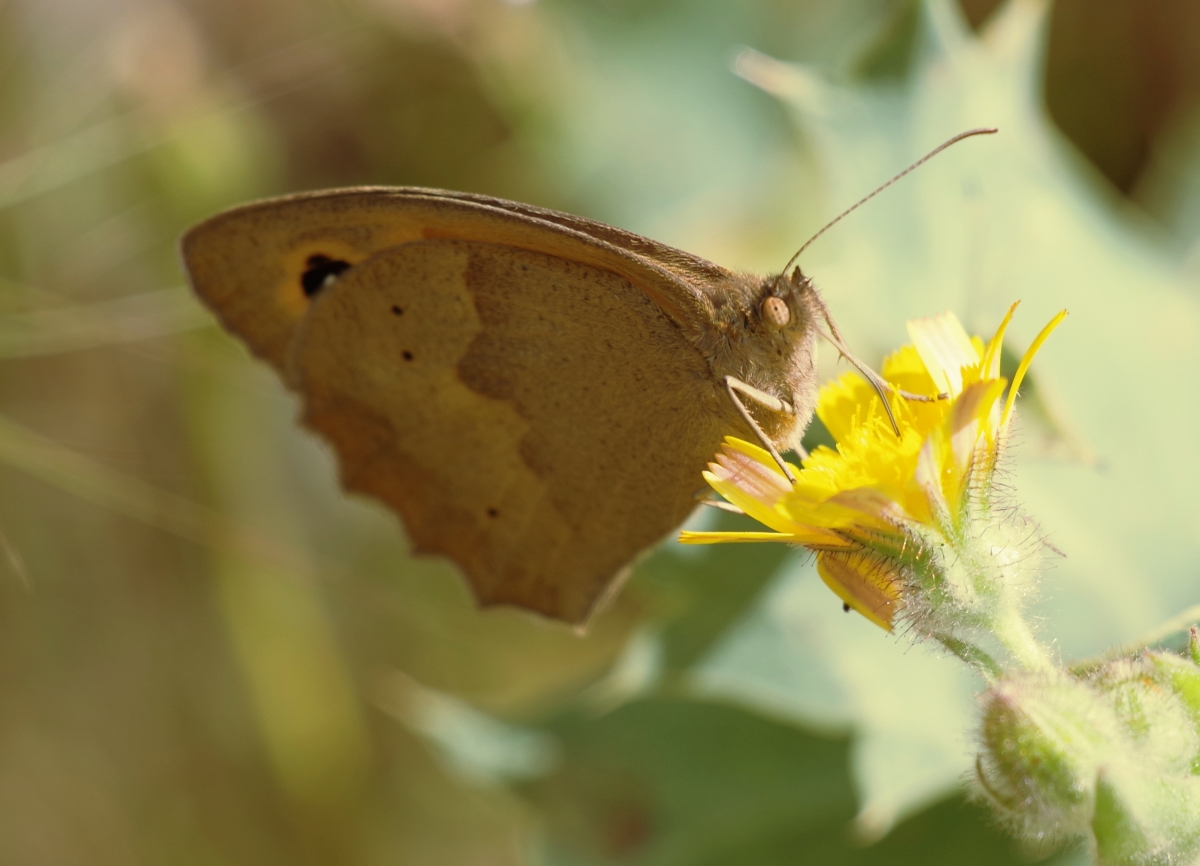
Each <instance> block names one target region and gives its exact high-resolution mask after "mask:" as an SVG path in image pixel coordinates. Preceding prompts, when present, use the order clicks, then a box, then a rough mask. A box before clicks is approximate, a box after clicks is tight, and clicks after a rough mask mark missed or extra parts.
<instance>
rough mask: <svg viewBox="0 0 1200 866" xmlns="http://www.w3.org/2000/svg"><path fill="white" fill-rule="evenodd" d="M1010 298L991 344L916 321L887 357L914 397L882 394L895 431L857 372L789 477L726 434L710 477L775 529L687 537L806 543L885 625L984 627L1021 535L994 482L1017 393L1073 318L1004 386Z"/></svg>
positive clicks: (834, 393) (938, 323)
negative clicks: (902, 621)
mask: <svg viewBox="0 0 1200 866" xmlns="http://www.w3.org/2000/svg"><path fill="white" fill-rule="evenodd" d="M1016 306H1017V305H1016V304H1013V306H1012V307H1011V308H1010V309H1009V311H1008V314H1007V315H1006V316H1005V317H1004V320H1003V321H1002V322H1001V323H1000V326H999V328H998V329H997V330H996V334H995V336H993V338H992V339H991V341H990V342H988V343H986V344H985V343H984V342H983V341H982V340H980V339H979V338H974V339H972V338H971V337H969V336H968V335H967V333H966V331H965V330H963V327H962V325H961V324H960V323H959V321H958V319H957V318H955V316H954V315H953V314H952V313H943V314H942V315H940V316H934V317H932V318H928V319H919V320H916V321H912V322H909V323H908V332H909V336H910V337H911V338H912V344H911V345H908V346H904V347H903V348H901V349H900V350H899V351H897V352H895V353H894V354H893V355H891V356H890V357H889V358H887V360H886V361H885V362H884V364H883V378H884V379H885V380H886V381H887V382H888V383H889V384H891V385H892V386H893V387H894V388H895V389H896V391H903V392H907V395H906V396H902V395H901V394H899V393H893V394H890V395H889V396H888V399H889V401H890V404H891V409H892V413H893V415H894V416H895V419H896V424H897V426H898V427H899V433H898V434H897V432H896V431H895V430H894V429H893V427H892V425H891V422H890V421H889V419H888V415H887V413H886V411H885V410H884V407H883V405H882V403H881V402H880V400H879V398H878V396H877V395H876V393H875V391H874V390H873V388H872V386H871V385H870V384H869V383H868V382H866V381H865V380H864V379H862V378H861V377H860V376H859V375H858V374H856V373H853V372H851V373H846V374H845V375H843V376H842V377H841V378H839V379H837V380H835V381H833V382H831V383H829V384H827V385H826V386H825V387H824V388H823V389H822V390H821V394H820V399H819V402H818V405H817V415H818V417H820V419H821V421H822V422H823V423H824V424H825V426H826V428H827V429H828V430H829V432H830V433H831V434H832V435H833V438H834V439H835V440H836V442H837V448H836V450H835V449H831V448H827V447H820V448H818V449H816V450H815V451H813V453H812V454H810V455H808V457H806V458H805V459H804V461H803V467H802V468H799V469H795V467H793V469H794V474H795V476H796V482H795V484H791V483H789V482H788V481H787V479H786V478H785V476H784V474H783V473H782V471H781V470H780V468H779V467H778V466H777V465H776V464H775V462H774V460H773V459H772V457H771V455H770V454H769V453H768V452H767V451H765V450H763V449H762V448H759V447H758V446H756V445H753V444H751V443H749V442H744V441H742V440H740V439H735V438H729V439H727V440H726V441H725V443H724V445H723V447H722V451H721V452H720V453H719V454H718V455H717V456H716V459H715V462H714V463H712V464H710V467H709V470H710V471H708V472H706V473H705V478H706V480H707V481H708V483H709V484H710V485H711V486H712V487H713V489H714V490H716V491H717V492H718V493H720V494H721V495H722V496H724V497H725V498H726V499H728V500H729V502H731V503H732V504H733V505H735V506H737V507H739V508H741V509H742V510H743V511H745V512H746V513H747V514H748V515H750V516H751V517H753V518H755V519H756V520H758V521H759V522H761V523H763V524H765V525H766V526H767V527H769V528H770V530H771V531H769V532H685V533H683V535H682V536H681V538H680V540H681V541H683V542H685V543H692V544H706V543H716V542H745V541H783V542H789V543H793V544H799V545H803V546H804V547H806V548H808V549H809V550H812V551H814V552H815V553H816V555H817V568H818V571H819V573H820V575H821V577H822V579H823V580H824V581H825V583H826V584H828V585H829V587H830V588H831V589H833V591H834V592H835V593H837V595H838V596H839V597H840V598H841V599H842V600H843V601H844V602H845V603H846V604H847V605H849V606H850V607H851V608H853V609H855V610H857V611H858V612H859V613H861V614H863V615H864V616H866V617H867V618H868V619H870V620H871V621H872V622H874V623H876V624H877V625H879V626H881V627H883V628H885V629H891V628H892V626H893V624H894V622H895V619H896V617H897V615H898V614H899V613H900V611H901V610H904V611H905V615H906V616H907V617H909V618H910V619H912V620H913V621H914V624H916V625H918V627H919V631H920V632H921V633H924V634H938V635H939V636H940V637H943V638H945V637H946V636H948V635H951V634H952V633H953V632H954V631H955V630H956V628H958V627H960V626H962V625H963V624H966V625H967V626H975V625H980V624H983V623H986V622H990V621H991V620H992V619H994V618H995V615H996V613H997V611H998V605H999V606H1003V603H1004V602H1003V600H1002V598H1001V597H1002V596H1004V595H1005V592H1004V591H1003V588H1002V587H1001V586H999V585H998V581H999V582H1000V583H1003V580H1001V578H1002V577H1003V576H1004V575H1002V574H999V573H998V572H1005V573H1009V572H1011V571H1012V569H1013V568H1014V567H1016V566H1017V565H1018V563H1019V561H1020V560H1021V559H1022V558H1023V555H1022V554H1023V552H1022V551H1021V550H1020V549H1019V548H1020V546H1021V543H1024V542H1023V541H1022V542H1021V543H1017V542H1016V541H1015V539H1014V538H1011V537H1009V536H1012V535H1013V526H1012V525H1008V526H1007V527H1006V524H1012V520H1011V519H1000V518H999V517H998V516H997V514H996V509H994V508H993V505H994V503H993V499H994V492H993V487H992V478H993V475H994V473H995V469H996V465H997V461H998V459H999V456H1000V454H1001V452H1002V450H1003V447H1004V443H1005V441H1006V439H1007V434H1008V430H1009V425H1010V423H1011V421H1012V414H1013V401H1014V399H1015V396H1016V392H1017V389H1018V388H1019V387H1020V384H1021V381H1022V379H1023V378H1024V376H1025V373H1026V371H1027V370H1028V368H1029V363H1030V361H1031V360H1032V359H1033V356H1034V354H1035V353H1036V352H1037V350H1038V349H1039V348H1040V347H1041V345H1042V343H1043V342H1044V341H1045V339H1046V337H1047V336H1048V335H1049V334H1050V332H1051V331H1052V330H1053V329H1054V328H1055V327H1057V325H1058V324H1059V322H1061V321H1062V319H1063V318H1064V317H1065V316H1066V311H1065V310H1064V311H1063V312H1062V313H1059V314H1058V315H1057V316H1056V317H1055V318H1054V319H1053V320H1052V321H1051V322H1050V323H1049V324H1048V325H1047V326H1046V327H1045V328H1044V329H1043V330H1042V332H1041V333H1040V334H1039V335H1038V337H1037V339H1035V340H1034V342H1033V344H1032V345H1031V346H1030V348H1029V350H1028V351H1027V352H1026V353H1025V356H1024V358H1022V360H1021V363H1020V366H1019V367H1018V368H1017V371H1016V374H1015V375H1014V376H1013V382H1012V387H1008V382H1007V380H1006V379H1005V378H1003V377H1002V376H1001V375H1000V350H1001V344H1002V341H1003V338H1004V332H1005V329H1006V328H1007V327H1008V323H1009V321H1010V320H1011V318H1012V315H1013V312H1014V311H1015V310H1016ZM1006 390H1007V397H1005V392H1006ZM913 395H917V396H919V397H921V398H923V399H913ZM1009 517H1011V514H1010V515H1009ZM1024 528H1025V530H1026V532H1027V529H1028V527H1027V526H1025V527H1024ZM1008 576H1009V577H1011V574H1008ZM1009 582H1011V581H1009ZM948 615H950V618H951V619H952V620H953V622H951V621H949V620H948V619H947V616H948Z"/></svg>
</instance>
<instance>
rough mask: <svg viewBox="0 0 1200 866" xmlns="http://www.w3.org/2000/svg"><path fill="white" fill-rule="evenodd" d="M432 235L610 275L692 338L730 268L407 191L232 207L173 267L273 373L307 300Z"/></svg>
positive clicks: (594, 228) (510, 209)
mask: <svg viewBox="0 0 1200 866" xmlns="http://www.w3.org/2000/svg"><path fill="white" fill-rule="evenodd" d="M431 238H450V239H457V240H474V241H483V242H489V243H499V244H505V245H508V246H512V247H515V248H518V249H528V250H532V251H535V252H542V253H546V254H548V255H552V256H556V257H559V258H563V259H566V260H567V261H578V262H582V263H584V264H590V265H592V266H595V267H600V268H604V269H606V270H610V271H613V272H614V273H618V274H620V275H622V276H624V277H625V278H626V279H628V280H629V281H630V282H632V283H633V284H634V285H636V286H637V287H638V288H639V289H640V290H641V291H643V292H644V293H645V294H646V295H647V296H648V297H650V298H651V299H652V300H654V301H655V303H657V304H658V305H659V307H660V308H662V309H663V311H664V312H665V313H667V315H669V316H671V317H672V318H673V319H675V320H676V321H677V322H678V323H679V324H680V326H681V327H684V328H685V329H687V330H688V331H689V332H692V333H695V332H697V331H700V330H703V329H704V328H705V327H706V325H707V324H708V323H711V321H712V304H711V302H710V301H709V299H708V297H707V296H706V295H705V294H704V293H703V292H701V291H699V290H698V289H697V285H699V284H700V281H701V280H703V279H706V278H707V279H714V278H728V277H729V276H730V274H729V273H728V272H727V271H725V270H724V269H722V268H719V267H717V266H716V265H713V264H710V263H708V262H705V261H704V260H703V259H699V258H697V257H695V256H691V255H688V254H687V253H684V252H681V251H679V250H674V249H672V248H670V247H667V246H665V245H663V244H658V243H656V242H654V241H651V240H649V239H647V238H642V237H640V236H638V235H634V234H631V233H629V232H623V231H621V230H619V229H614V228H612V227H610V226H605V225H603V224H601V223H596V222H592V221H590V220H584V219H581V218H579V217H574V216H571V215H570V214H564V213H559V212H557V211H550V210H546V209H543V208H535V207H532V206H530V205H523V204H519V203H517V202H509V201H504V200H502V199H493V198H488V197H486V196H473V195H468V194H465V193H451V192H446V191H443V190H431V189H422V188H416V187H410V188H406V187H398V188H388V187H362V188H356V189H344V190H331V191H326V192H318V193H302V194H299V195H293V196H284V197H282V198H276V199H269V200H267V201H262V202H256V203H253V204H249V205H244V206H242V207H238V208H234V209H232V210H229V211H226V212H224V213H222V214H219V215H217V216H215V217H213V218H212V219H209V220H207V221H205V222H203V223H201V224H200V225H198V226H196V227H195V228H193V229H191V230H190V231H189V232H188V233H187V234H186V235H184V237H183V241H182V244H181V247H182V253H183V262H184V267H185V269H186V270H187V272H188V275H189V277H190V278H191V281H192V285H193V287H194V288H195V290H196V292H197V294H198V295H199V296H200V298H201V299H202V300H203V301H204V302H205V303H206V304H207V305H208V306H209V307H210V308H211V309H212V310H213V311H214V312H215V313H216V314H217V316H218V318H219V319H220V320H221V323H222V324H223V325H225V327H227V328H228V329H229V330H231V331H233V333H235V334H237V335H238V336H240V337H241V338H242V339H243V340H245V341H246V343H247V345H248V346H249V347H250V349H251V350H252V351H253V352H254V353H255V354H256V355H258V356H259V357H262V358H264V359H265V360H267V361H268V362H270V363H271V365H272V366H274V367H275V368H276V370H278V371H279V372H280V373H283V372H284V368H285V363H286V357H287V353H288V349H289V347H290V345H291V342H292V340H293V339H294V338H295V335H296V329H297V327H298V326H299V324H300V322H301V320H302V319H303V318H304V316H305V314H306V313H307V311H308V307H309V303H310V300H311V298H312V297H313V296H314V295H315V293H316V292H317V291H318V290H319V288H320V286H321V284H322V282H323V281H324V280H325V279H326V278H328V277H336V276H337V275H338V274H340V273H342V272H344V270H345V269H347V268H349V267H352V266H353V265H355V264H357V263H359V262H361V261H363V260H364V259H366V258H367V257H368V256H370V255H373V254H374V253H377V252H379V251H380V250H384V249H387V248H388V247H392V246H396V245H397V244H403V243H410V242H412V241H418V240H428V239H431Z"/></svg>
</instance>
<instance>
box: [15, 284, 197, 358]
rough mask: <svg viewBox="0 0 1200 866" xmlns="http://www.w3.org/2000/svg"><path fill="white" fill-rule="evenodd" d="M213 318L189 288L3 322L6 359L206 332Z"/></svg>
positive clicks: (17, 315) (22, 315) (19, 316)
mask: <svg viewBox="0 0 1200 866" xmlns="http://www.w3.org/2000/svg"><path fill="white" fill-rule="evenodd" d="M211 322H212V316H211V315H209V313H208V312H207V311H206V310H205V309H204V308H203V307H202V306H201V305H200V303H199V302H198V301H197V300H196V299H195V296H193V295H192V293H191V291H189V290H188V289H187V288H186V287H185V286H177V287H174V288H170V289H159V290H156V291H153V292H144V293H140V294H136V295H128V296H126V297H123V298H116V299H113V300H108V301H98V302H96V303H94V304H79V305H76V306H71V307H63V308H61V309H48V310H37V311H34V312H30V313H10V314H7V315H2V316H0V359H4V358H30V357H36V356H39V355H53V354H57V353H60V352H77V351H80V350H82V349H94V348H97V347H100V346H109V345H113V344H116V343H129V342H135V341H137V340H147V339H151V338H154V337H162V336H166V335H168V334H176V333H179V332H181V331H189V330H193V329H195V328H202V327H204V326H206V325H208V324H211Z"/></svg>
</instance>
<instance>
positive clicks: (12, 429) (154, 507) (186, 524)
mask: <svg viewBox="0 0 1200 866" xmlns="http://www.w3.org/2000/svg"><path fill="white" fill-rule="evenodd" d="M0 461H3V462H5V463H8V464H9V465H10V466H14V467H16V468H18V469H21V470H22V471H24V472H27V473H29V474H30V475H32V476H34V477H35V478H39V479H41V480H42V481H45V482H47V483H48V484H52V485H54V486H55V487H58V488H60V489H61V490H65V491H67V492H68V493H71V494H74V495H75V496H78V497H79V498H80V499H83V500H85V501H87V502H91V503H93V504H96V505H100V506H102V507H104V508H109V509H111V510H113V511H116V512H117V513H119V514H124V515H125V516H127V517H132V518H134V519H135V520H140V521H142V522H143V523H146V524H149V525H150V526H154V527H156V528H158V529H162V530H164V531H166V532H170V533H172V534H174V535H177V536H179V537H180V538H184V539H187V540H188V541H194V542H196V543H197V544H202V545H204V546H206V547H210V548H212V549H214V550H217V551H220V552H222V553H226V554H231V555H236V556H239V557H243V558H246V559H249V560H251V561H255V562H259V563H262V564H267V565H273V566H275V567H278V568H284V569H287V570H289V571H292V572H295V571H301V572H309V571H311V564H310V562H309V560H308V559H307V558H306V557H304V556H300V555H298V554H297V553H295V552H294V551H292V550H290V549H288V548H287V547H286V546H284V545H281V544H280V543H278V542H276V541H274V540H272V539H268V538H264V537H262V536H261V535H259V534H257V533H255V532H253V531H250V530H248V529H246V528H245V527H244V526H241V525H240V524H238V523H236V522H234V521H232V520H230V519H229V518H227V517H225V516H224V515H222V514H220V513H218V512H216V511H213V510H212V509H210V508H206V507H205V506H203V505H200V504H199V503H196V502H193V501H192V500H190V499H187V498H185V497H182V496H179V495H177V494H174V493H171V492H169V491H166V490H162V489H161V488H158V487H155V486H154V485H152V484H148V483H146V482H145V481H142V480H141V479H138V478H134V477H132V476H129V475H126V474H124V473H122V472H118V471H116V470H114V469H109V468H108V467H106V466H102V465H101V464H99V463H96V462H95V461H93V460H90V459H88V458H87V457H85V456H84V455H82V454H80V453H78V452H76V451H72V450H71V449H69V448H65V447H63V446H62V445H59V444H58V443H56V442H52V441H51V440H49V439H46V438H45V437H43V436H39V435H38V434H37V433H34V432H33V431H32V430H29V429H28V428H26V427H23V426H21V425H20V424H17V423H15V422H13V421H12V420H10V419H8V418H6V417H4V416H3V415H0Z"/></svg>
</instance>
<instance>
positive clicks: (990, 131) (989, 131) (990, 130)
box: [780, 126, 1000, 274]
mask: <svg viewBox="0 0 1200 866" xmlns="http://www.w3.org/2000/svg"><path fill="white" fill-rule="evenodd" d="M999 131H1000V130H999V129H997V128H996V127H994V126H985V127H980V128H978V129H968V130H967V131H966V132H960V133H959V134H958V135H956V136H954V137H953V138H951V139H949V140H947V141H943V142H942V143H941V144H939V145H938V146H937V147H935V148H934V149H933V150H931V151H929V153H927V154H925V155H924V156H923V157H921V158H920V159H918V160H917V161H916V162H914V163H913V164H912V165H910V166H909V167H908V168H906V169H904V171H902V172H900V173H899V174H898V175H896V176H895V177H893V178H892V179H891V180H889V181H888V182H887V183H885V184H883V185H882V186H878V187H876V188H875V189H874V190H873V191H872V192H871V193H869V194H868V195H865V196H863V197H862V198H860V199H859V200H858V201H856V202H855V203H854V204H852V205H850V207H848V208H846V209H845V210H844V211H842V212H841V213H840V214H838V215H837V216H835V217H834V218H833V219H831V220H830V221H829V222H827V223H825V225H824V227H823V228H822V229H821V230H820V231H819V232H817V233H816V234H815V235H813V236H812V237H811V238H809V239H808V240H806V241H805V242H804V246H802V247H800V249H798V250H796V253H795V255H793V256H792V257H791V258H790V259H788V263H787V264H786V265H784V266H783V270H782V271H780V273H784V274H786V273H787V272H788V270H790V269H791V267H792V265H794V264H795V263H796V259H798V258H800V254H801V253H802V252H804V251H805V250H806V249H808V248H809V247H810V246H812V242H813V241H815V240H816V239H817V238H819V237H820V236H821V235H823V234H825V232H827V231H829V230H830V229H831V228H833V227H834V226H835V225H837V224H838V223H839V222H841V221H842V219H843V218H845V217H847V216H849V215H850V214H851V213H853V212H854V211H856V210H858V209H859V208H860V207H862V206H863V205H864V204H866V203H867V202H869V201H870V200H871V199H873V198H875V196H877V195H879V194H880V193H881V192H883V191H884V190H885V189H887V188H888V187H889V186H891V185H892V184H894V183H895V182H896V181H898V180H899V179H900V178H902V177H904V175H906V174H908V173H909V172H910V171H912V170H913V169H915V168H918V167H920V166H922V165H924V164H925V163H927V162H929V160H931V159H933V158H934V157H935V156H937V155H938V154H939V153H941V152H942V151H943V150H945V149H946V148H948V147H949V146H950V145H952V144H957V143H958V142H960V141H962V140H963V139H964V138H970V137H971V136H973V135H995V134H996V133H997V132H999Z"/></svg>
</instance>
